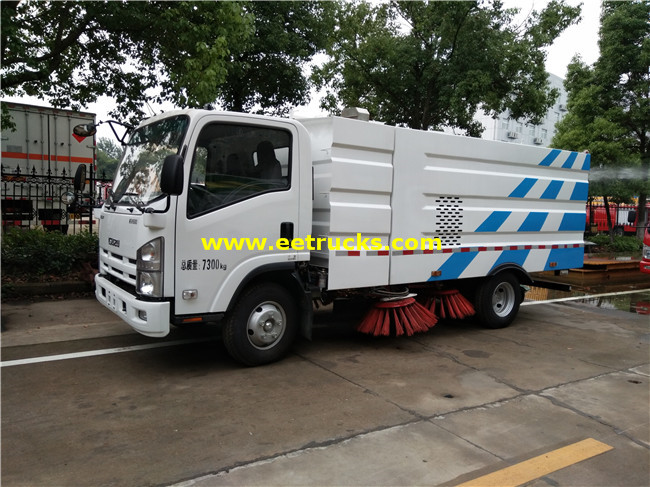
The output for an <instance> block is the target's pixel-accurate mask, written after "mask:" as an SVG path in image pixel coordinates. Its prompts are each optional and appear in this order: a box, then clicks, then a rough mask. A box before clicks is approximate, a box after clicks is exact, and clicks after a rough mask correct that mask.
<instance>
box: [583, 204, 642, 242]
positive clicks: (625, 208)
mask: <svg viewBox="0 0 650 487" xmlns="http://www.w3.org/2000/svg"><path fill="white" fill-rule="evenodd" d="M637 213H638V212H637V207H636V205H617V204H611V203H610V205H609V214H610V216H611V220H612V225H613V228H614V235H634V234H635V233H636V229H637V226H645V225H646V224H647V223H648V222H641V223H639V222H638V215H637ZM646 215H650V203H648V204H647V205H646ZM587 231H591V232H592V233H596V232H608V231H609V227H608V225H607V212H606V211H605V205H603V204H601V203H591V204H588V205H587Z"/></svg>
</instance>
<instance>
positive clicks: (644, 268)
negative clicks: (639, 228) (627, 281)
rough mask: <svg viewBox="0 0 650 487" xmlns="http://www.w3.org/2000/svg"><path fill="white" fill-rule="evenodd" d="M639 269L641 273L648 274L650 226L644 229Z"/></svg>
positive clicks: (649, 272)
mask: <svg viewBox="0 0 650 487" xmlns="http://www.w3.org/2000/svg"><path fill="white" fill-rule="evenodd" d="M639 268H640V269H641V272H645V273H646V274H650V225H648V226H646V227H645V234H644V235H643V254H642V255H641V263H640V264H639Z"/></svg>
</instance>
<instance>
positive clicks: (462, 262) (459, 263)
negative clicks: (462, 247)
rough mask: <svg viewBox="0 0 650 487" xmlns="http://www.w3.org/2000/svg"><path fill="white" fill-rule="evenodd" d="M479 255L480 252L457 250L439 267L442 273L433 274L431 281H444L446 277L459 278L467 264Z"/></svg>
mask: <svg viewBox="0 0 650 487" xmlns="http://www.w3.org/2000/svg"><path fill="white" fill-rule="evenodd" d="M477 255H478V252H455V253H453V254H451V257H449V258H448V259H447V260H446V261H445V263H444V264H442V265H441V266H440V268H439V269H438V270H439V271H440V275H439V276H437V277H433V276H431V277H430V278H429V279H428V280H429V281H443V280H446V279H458V276H460V275H461V274H462V273H463V271H464V270H465V269H467V266H469V264H470V263H471V262H472V261H473V260H474V258H475V257H476V256H477Z"/></svg>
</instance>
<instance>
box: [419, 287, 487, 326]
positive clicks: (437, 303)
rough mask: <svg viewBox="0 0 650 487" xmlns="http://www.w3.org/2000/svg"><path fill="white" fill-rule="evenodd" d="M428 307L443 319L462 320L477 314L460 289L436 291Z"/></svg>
mask: <svg viewBox="0 0 650 487" xmlns="http://www.w3.org/2000/svg"><path fill="white" fill-rule="evenodd" d="M427 307H428V308H429V310H430V311H431V312H432V313H433V314H435V315H438V316H440V318H442V319H445V318H452V319H462V318H467V317H469V316H473V315H474V314H476V311H475V310H474V306H472V303H470V302H469V300H468V299H467V298H465V296H463V295H462V294H461V293H460V291H459V290H458V289H449V290H446V291H435V292H434V296H432V297H431V298H430V299H429V301H428V302H427Z"/></svg>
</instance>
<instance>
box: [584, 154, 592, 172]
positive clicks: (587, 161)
mask: <svg viewBox="0 0 650 487" xmlns="http://www.w3.org/2000/svg"><path fill="white" fill-rule="evenodd" d="M589 169H591V154H587V156H586V157H585V162H584V163H583V164H582V170H583V171H589Z"/></svg>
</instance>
